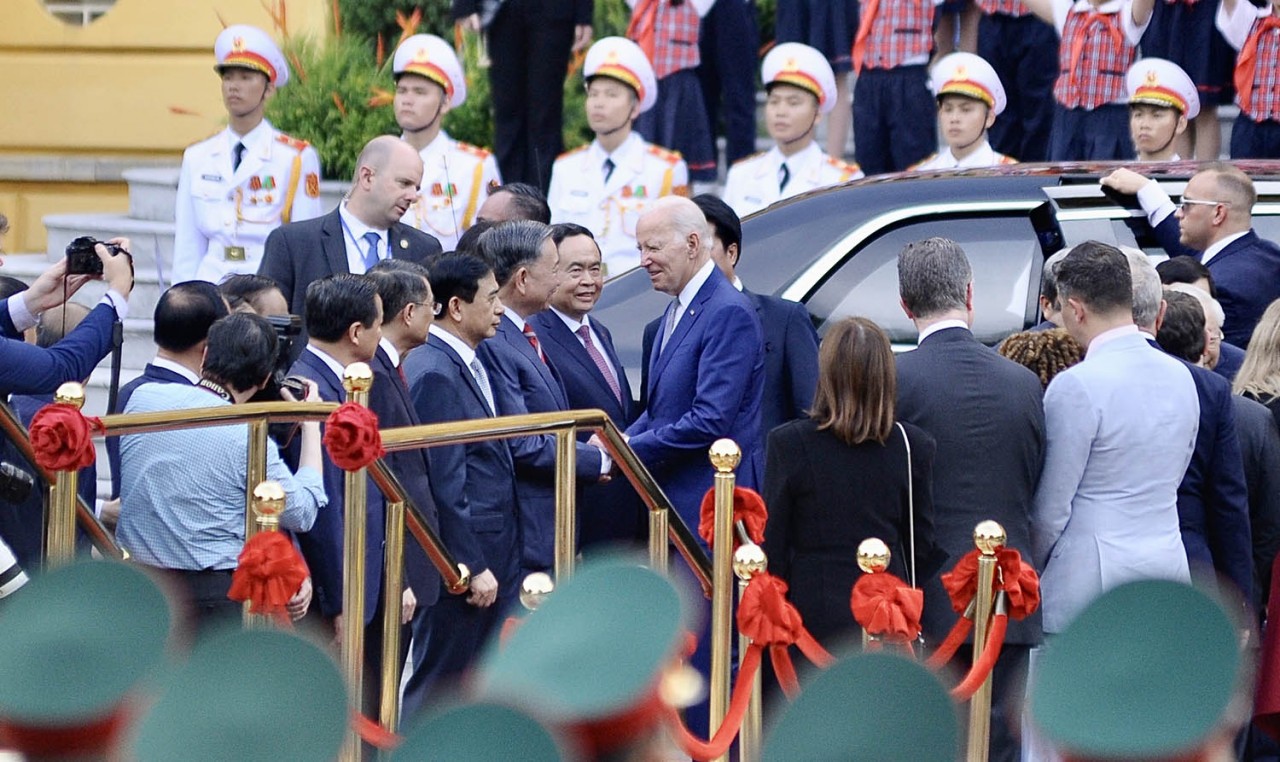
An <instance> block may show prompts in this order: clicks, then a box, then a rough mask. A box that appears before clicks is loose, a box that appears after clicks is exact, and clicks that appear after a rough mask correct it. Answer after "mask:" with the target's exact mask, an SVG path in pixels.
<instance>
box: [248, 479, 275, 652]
mask: <svg viewBox="0 0 1280 762" xmlns="http://www.w3.org/2000/svg"><path fill="white" fill-rule="evenodd" d="M249 497H250V499H251V500H252V501H253V525H254V526H255V527H256V528H257V530H258V531H259V532H278V531H280V514H282V513H284V503H285V494H284V487H281V486H280V482H275V481H264V482H260V483H259V484H258V486H256V487H254V488H253V491H252V492H250V493H249ZM248 541H249V539H248V538H247V537H246V538H245V542H248ZM250 609H251V606H250V604H249V601H245V602H244V626H245V627H270V626H271V617H269V616H263V615H262V614H253V613H250Z"/></svg>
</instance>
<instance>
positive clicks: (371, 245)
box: [258, 135, 440, 346]
mask: <svg viewBox="0 0 1280 762" xmlns="http://www.w3.org/2000/svg"><path fill="white" fill-rule="evenodd" d="M421 182H422V157H420V156H419V155H418V152H417V151H415V150H413V146H410V145H409V144H408V143H405V142H404V141H403V140H400V139H399V138H396V137H392V136H390V135H383V136H381V137H376V138H374V139H373V140H370V141H369V142H368V143H367V144H366V145H365V147H364V150H363V151H361V152H360V158H359V160H358V162H357V166H356V177H355V181H354V182H353V183H352V185H351V191H350V192H349V193H348V194H347V197H346V199H344V200H343V202H342V203H340V204H338V208H337V209H334V210H333V211H332V212H330V213H328V214H326V215H324V216H322V217H317V218H315V219H312V220H304V221H303V222H294V223H290V224H288V225H282V226H280V227H278V228H276V229H275V230H273V231H271V235H269V236H267V243H266V249H265V250H264V252H263V255H262V265H261V266H260V267H259V268H258V274H259V275H265V276H267V277H269V278H271V279H273V280H274V281H275V282H276V283H278V284H279V285H280V292H281V293H282V294H284V298H285V301H286V302H288V303H289V311H290V312H292V313H293V314H295V315H301V316H302V317H303V318H305V317H306V308H307V305H306V293H307V286H308V285H309V284H310V283H311V282H312V281H314V280H319V279H320V278H324V277H327V276H330V275H335V274H337V273H356V274H361V275H362V274H364V273H366V272H368V271H369V268H371V267H373V265H374V264H376V263H377V262H379V261H381V260H383V259H391V258H394V259H408V260H410V261H413V262H423V261H425V260H426V259H427V257H430V256H433V255H435V254H439V253H440V242H439V241H437V240H436V239H435V238H432V237H431V236H429V235H427V234H426V233H423V232H421V231H419V230H417V229H415V228H414V227H413V226H411V225H404V224H401V222H400V218H401V217H403V216H404V213H405V211H406V210H408V208H409V207H410V205H412V204H413V202H414V199H416V198H417V196H418V184H419V183H421ZM302 343H303V342H295V344H294V346H301V345H302Z"/></svg>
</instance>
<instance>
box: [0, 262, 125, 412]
mask: <svg viewBox="0 0 1280 762" xmlns="http://www.w3.org/2000/svg"><path fill="white" fill-rule="evenodd" d="M92 251H93V253H94V254H95V255H96V256H97V257H98V265H100V266H101V270H100V271H98V274H93V273H90V272H86V271H85V270H86V269H89V268H85V267H79V268H77V267H72V266H71V265H72V259H73V257H71V256H70V255H69V256H68V257H66V258H64V259H62V260H61V261H59V262H57V263H55V264H54V265H53V266H51V267H50V268H49V269H48V270H45V271H44V273H42V274H41V275H40V277H38V278H36V280H35V282H34V283H33V284H31V288H29V289H27V290H26V291H23V292H22V293H20V294H15V295H13V296H11V297H9V298H8V299H6V300H4V301H3V302H0V394H6V395H7V394H10V393H16V394H45V393H48V392H52V391H55V390H56V389H57V388H58V386H59V385H61V384H63V383H66V382H67V381H83V380H84V379H86V378H88V377H89V374H90V373H91V372H93V369H94V367H95V366H97V364H98V363H99V362H100V361H101V360H102V358H104V357H106V356H107V355H108V354H109V353H110V352H111V348H112V341H113V329H114V326H115V323H116V321H118V320H124V319H125V317H126V316H127V315H128V311H129V293H130V292H131V291H132V290H133V258H132V256H130V255H129V240H128V239H127V238H113V239H111V240H110V241H107V242H105V243H103V242H101V241H95V242H93V247H92ZM113 252H114V253H113ZM69 253H70V252H69ZM81 259H83V258H81ZM75 264H79V265H84V264H86V262H84V261H78V262H76V263H75ZM91 280H105V281H106V282H107V294H106V296H104V297H102V301H101V302H100V303H99V304H98V306H97V307H95V308H94V309H93V310H92V311H91V312H90V313H89V316H88V317H86V318H85V319H84V321H83V322H81V323H80V325H79V326H77V327H76V329H75V330H73V331H71V332H70V333H68V334H67V336H66V338H65V339H63V340H62V341H60V342H58V343H57V344H54V345H53V346H52V347H49V348H43V347H36V346H32V345H31V344H26V343H24V342H23V341H22V332H23V331H25V330H27V329H28V328H31V327H32V326H34V325H35V324H36V321H37V320H38V319H39V316H40V313H42V312H45V311H46V310H51V309H53V308H55V307H58V306H60V305H62V304H63V303H64V302H66V300H67V299H69V298H70V297H71V295H72V294H75V293H76V292H77V291H79V290H80V288H81V287H82V286H83V285H84V284H86V283H88V282H89V281H91Z"/></svg>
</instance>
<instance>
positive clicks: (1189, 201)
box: [1178, 196, 1231, 212]
mask: <svg viewBox="0 0 1280 762" xmlns="http://www.w3.org/2000/svg"><path fill="white" fill-rule="evenodd" d="M1219 204H1221V205H1222V206H1231V202H1230V201H1201V200H1200V199H1198V198H1187V197H1186V196H1183V197H1182V200H1181V201H1179V202H1178V208H1179V209H1181V210H1182V211H1184V212H1185V211H1186V210H1187V206H1189V205H1190V206H1218V205H1219Z"/></svg>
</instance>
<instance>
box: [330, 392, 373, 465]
mask: <svg viewBox="0 0 1280 762" xmlns="http://www.w3.org/2000/svg"><path fill="white" fill-rule="evenodd" d="M324 446H325V449H326V450H328V452H329V458H330V459H331V460H332V461H333V464H334V465H335V466H337V467H338V468H341V469H342V470H343V471H359V470H360V469H362V468H367V467H368V466H369V464H370V463H373V462H374V461H375V460H377V459H378V458H381V457H382V456H383V455H385V454H386V450H383V449H382V434H381V433H380V432H379V431H378V416H377V415H376V414H374V412H373V411H372V410H370V409H369V408H367V407H365V406H364V405H358V404H356V403H354V402H344V403H342V405H341V406H339V407H338V409H337V410H335V411H333V412H332V413H330V414H329V418H328V420H327V421H325V426H324Z"/></svg>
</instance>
